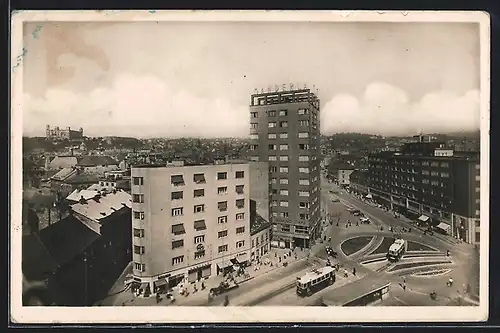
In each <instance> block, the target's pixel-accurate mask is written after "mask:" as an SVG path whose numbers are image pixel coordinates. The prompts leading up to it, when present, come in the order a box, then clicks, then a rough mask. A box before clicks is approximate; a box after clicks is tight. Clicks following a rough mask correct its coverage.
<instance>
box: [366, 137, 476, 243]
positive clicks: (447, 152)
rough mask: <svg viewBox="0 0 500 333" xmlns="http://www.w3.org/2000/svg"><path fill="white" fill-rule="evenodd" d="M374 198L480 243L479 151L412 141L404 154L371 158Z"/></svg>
mask: <svg viewBox="0 0 500 333" xmlns="http://www.w3.org/2000/svg"><path fill="white" fill-rule="evenodd" d="M368 162H369V184H370V192H371V194H372V195H373V197H374V199H375V200H376V201H377V202H379V203H381V204H383V205H385V206H387V207H389V208H390V209H392V210H395V211H400V212H401V213H403V214H407V215H409V216H412V217H414V218H415V220H417V221H419V222H421V223H429V224H430V225H431V226H433V227H435V228H438V229H439V230H442V231H443V232H445V233H448V234H450V235H453V236H454V237H457V238H459V239H461V240H463V241H465V242H468V243H472V244H478V243H479V238H480V233H479V231H480V228H479V225H480V219H479V216H480V210H479V207H480V182H479V181H480V165H479V153H478V152H456V151H454V150H453V149H449V148H446V147H445V146H444V144H443V143H439V142H423V140H421V141H420V142H412V143H407V144H405V145H404V146H403V148H402V149H401V151H400V152H397V153H395V152H381V153H377V154H372V155H370V157H369V160H368Z"/></svg>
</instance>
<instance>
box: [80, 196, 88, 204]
mask: <svg viewBox="0 0 500 333" xmlns="http://www.w3.org/2000/svg"><path fill="white" fill-rule="evenodd" d="M78 202H79V203H80V204H82V205H85V204H86V203H87V200H85V198H84V197H83V195H82V196H80V201H78Z"/></svg>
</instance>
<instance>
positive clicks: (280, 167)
mask: <svg viewBox="0 0 500 333" xmlns="http://www.w3.org/2000/svg"><path fill="white" fill-rule="evenodd" d="M319 112H320V101H319V99H318V97H317V96H316V95H315V94H314V93H313V92H311V90H309V89H303V90H292V91H283V92H274V93H262V94H254V95H252V96H251V103H250V139H251V143H250V159H251V160H254V161H262V162H268V164H269V215H270V221H271V223H272V224H273V240H272V243H273V246H279V247H286V248H291V247H295V246H299V247H310V246H311V241H312V240H314V239H315V238H317V237H319V233H320V219H321V217H320V209H319V207H320V197H321V196H320V162H321V161H320V158H319V156H320V117H319Z"/></svg>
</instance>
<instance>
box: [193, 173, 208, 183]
mask: <svg viewBox="0 0 500 333" xmlns="http://www.w3.org/2000/svg"><path fill="white" fill-rule="evenodd" d="M193 181H194V182H195V183H196V184H205V183H206V180H205V175H204V174H202V173H195V174H194V175H193Z"/></svg>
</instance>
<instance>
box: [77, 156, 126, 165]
mask: <svg viewBox="0 0 500 333" xmlns="http://www.w3.org/2000/svg"><path fill="white" fill-rule="evenodd" d="M118 164H119V162H118V161H116V160H115V159H113V158H112V157H110V156H99V155H97V156H96V155H87V156H81V157H78V165H79V166H88V167H91V166H98V165H118Z"/></svg>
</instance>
